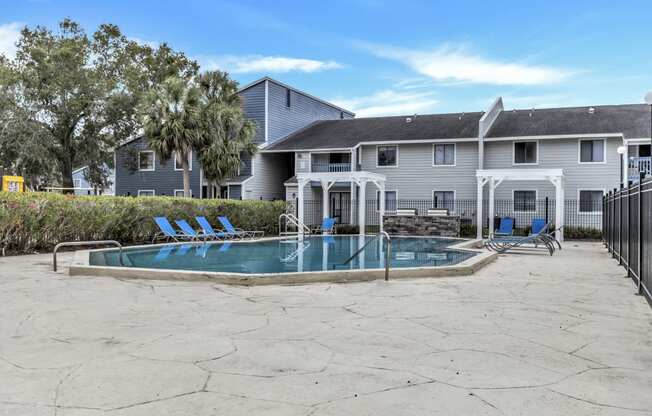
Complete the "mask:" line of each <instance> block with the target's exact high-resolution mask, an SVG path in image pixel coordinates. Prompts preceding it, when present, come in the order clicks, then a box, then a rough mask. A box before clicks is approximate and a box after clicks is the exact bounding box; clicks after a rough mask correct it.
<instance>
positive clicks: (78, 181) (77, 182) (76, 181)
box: [72, 179, 81, 189]
mask: <svg viewBox="0 0 652 416" xmlns="http://www.w3.org/2000/svg"><path fill="white" fill-rule="evenodd" d="M72 184H73V185H72V186H74V187H75V188H77V189H79V188H81V179H73V180H72Z"/></svg>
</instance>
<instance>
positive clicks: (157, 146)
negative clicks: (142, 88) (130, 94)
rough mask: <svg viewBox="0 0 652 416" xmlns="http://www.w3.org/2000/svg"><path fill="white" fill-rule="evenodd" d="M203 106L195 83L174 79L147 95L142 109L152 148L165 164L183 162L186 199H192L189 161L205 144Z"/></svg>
mask: <svg viewBox="0 0 652 416" xmlns="http://www.w3.org/2000/svg"><path fill="white" fill-rule="evenodd" d="M200 104H201V103H200V89H199V88H198V87H197V86H196V85H194V83H193V82H192V81H191V80H186V79H183V78H178V77H170V78H168V79H166V80H165V81H164V82H163V83H161V84H160V85H158V86H156V87H154V88H153V89H152V90H150V91H149V92H148V93H147V94H146V96H145V99H144V101H143V107H142V113H143V118H144V123H143V124H144V129H145V136H146V137H147V142H148V145H149V147H150V148H151V149H152V150H154V151H155V152H156V154H157V156H158V157H159V158H160V159H161V160H164V161H167V160H170V158H172V157H178V158H179V159H180V161H181V167H182V170H183V193H184V196H185V197H190V165H189V163H188V160H189V158H190V155H191V154H192V151H193V150H195V151H196V150H199V149H200V148H201V146H202V143H203V142H202V136H203V135H202V120H201V118H202V117H201V105H200Z"/></svg>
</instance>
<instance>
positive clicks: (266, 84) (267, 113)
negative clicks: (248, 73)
mask: <svg viewBox="0 0 652 416" xmlns="http://www.w3.org/2000/svg"><path fill="white" fill-rule="evenodd" d="M252 85H254V84H252ZM247 88H248V87H247ZM243 89H245V88H243ZM240 91H242V90H240ZM238 92H239V91H238ZM264 139H265V144H267V142H268V141H269V80H268V79H265V137H264Z"/></svg>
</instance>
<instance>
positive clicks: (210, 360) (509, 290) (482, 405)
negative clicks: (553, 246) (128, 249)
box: [0, 242, 652, 416]
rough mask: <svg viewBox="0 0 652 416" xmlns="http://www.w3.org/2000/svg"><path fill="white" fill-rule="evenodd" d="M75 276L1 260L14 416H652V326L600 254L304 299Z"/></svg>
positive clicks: (354, 286) (301, 290)
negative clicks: (442, 415) (651, 415)
mask: <svg viewBox="0 0 652 416" xmlns="http://www.w3.org/2000/svg"><path fill="white" fill-rule="evenodd" d="M71 260H72V256H71V255H70V254H67V253H64V254H63V255H62V256H61V260H60V265H61V266H62V267H61V270H60V272H59V273H53V272H52V271H51V258H50V255H34V256H21V257H4V258H2V257H0V304H1V305H2V306H1V308H2V309H1V313H0V316H1V320H0V337H1V338H0V381H1V382H0V415H12V416H21V415H58V416H94V415H120V416H134V415H193V416H208V415H243V414H250V415H306V416H307V415H314V416H323V415H356V416H358V415H411V416H412V415H432V414H445V415H447V414H451V415H467V414H474V415H529V416H530V415H553V414H554V415H566V414H568V415H580V416H581V415H600V416H604V415H645V414H652V394H650V392H652V311H651V309H650V307H649V305H648V304H647V302H646V301H645V300H644V299H643V298H642V297H640V296H635V295H634V293H635V287H634V285H633V284H632V282H631V280H630V279H627V278H625V277H623V275H624V272H623V269H621V268H620V267H618V266H617V263H616V262H615V261H614V260H612V259H611V258H610V257H609V256H608V255H607V254H606V252H605V250H604V249H603V247H602V245H601V244H598V243H573V242H567V243H566V244H565V245H564V250H562V251H561V252H558V253H556V254H555V256H553V257H550V256H547V255H542V254H512V255H501V256H499V258H498V259H497V260H496V261H495V262H493V263H492V264H489V265H487V266H486V267H484V268H483V269H481V270H479V271H478V272H477V273H476V274H474V275H472V276H462V277H451V278H440V279H415V280H396V281H389V282H384V281H382V280H381V281H372V282H361V283H347V284H328V283H317V284H311V285H303V286H256V287H239V286H222V285H216V284H212V283H208V282H175V281H156V280H147V281H145V280H118V279H113V278H106V277H80V276H75V277H70V276H68V275H67V270H66V265H67V264H69V263H70V261H71Z"/></svg>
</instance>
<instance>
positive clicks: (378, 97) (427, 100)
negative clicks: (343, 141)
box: [330, 90, 438, 117]
mask: <svg viewBox="0 0 652 416" xmlns="http://www.w3.org/2000/svg"><path fill="white" fill-rule="evenodd" d="M330 101H332V102H333V103H335V104H337V105H339V106H341V107H343V108H346V109H349V110H351V111H353V112H354V113H356V116H357V117H373V116H388V115H391V116H396V115H402V114H415V113H424V112H429V111H432V108H433V107H434V106H435V105H437V103H438V100H437V99H436V98H435V97H434V94H433V93H432V92H423V93H417V92H412V91H400V90H382V91H378V92H376V93H374V94H372V95H369V96H364V97H356V98H335V99H332V100H330Z"/></svg>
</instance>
